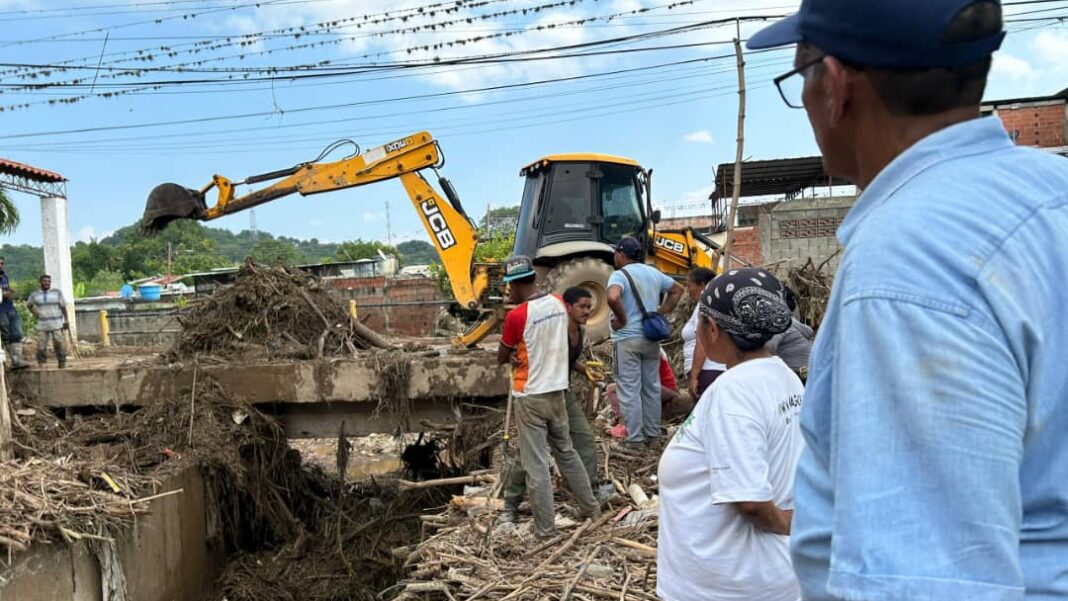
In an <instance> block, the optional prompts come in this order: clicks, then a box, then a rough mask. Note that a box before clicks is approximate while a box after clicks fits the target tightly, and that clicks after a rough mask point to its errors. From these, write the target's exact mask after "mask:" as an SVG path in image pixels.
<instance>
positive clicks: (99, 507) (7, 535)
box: [0, 458, 158, 554]
mask: <svg viewBox="0 0 1068 601" xmlns="http://www.w3.org/2000/svg"><path fill="white" fill-rule="evenodd" d="M105 474H106V472H104V471H102V470H99V471H95V472H94V470H92V469H87V466H85V465H84V464H82V463H79V462H76V461H70V460H53V461H49V460H44V459H37V458H34V459H30V460H28V461H7V462H3V463H0V550H7V551H25V550H27V549H28V548H29V546H30V544H32V543H34V542H39V541H43V542H46V541H52V540H62V541H66V542H68V543H73V542H75V541H81V540H104V541H113V540H114V536H116V535H117V534H119V533H121V532H122V531H123V530H124V529H125V528H126V527H127V526H128V525H129V524H130V523H131V522H132V521H133V519H134V518H135V517H136V516H137V515H140V514H143V513H145V512H147V511H148V507H149V505H148V501H151V500H152V499H155V498H158V495H154V494H152V493H151V492H150V491H151V490H152V488H153V487H154V486H155V485H157V483H156V482H155V481H154V480H152V479H150V478H145V477H138V476H134V475H130V474H121V475H120V474H117V475H116V477H115V479H114V480H113V481H114V482H115V484H116V486H117V487H119V489H120V490H121V491H126V493H128V494H116V493H114V492H113V491H112V490H110V489H109V486H110V485H109V484H108V483H107V481H106V480H105V479H104V477H105ZM107 478H111V476H107ZM142 495H143V496H142ZM5 554H6V553H5Z"/></svg>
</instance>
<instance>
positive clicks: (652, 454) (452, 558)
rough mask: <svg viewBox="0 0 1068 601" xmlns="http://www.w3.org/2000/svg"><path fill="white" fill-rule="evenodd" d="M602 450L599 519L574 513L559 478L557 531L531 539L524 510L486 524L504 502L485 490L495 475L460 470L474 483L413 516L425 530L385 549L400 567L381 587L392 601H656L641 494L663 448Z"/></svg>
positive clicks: (649, 509)
mask: <svg viewBox="0 0 1068 601" xmlns="http://www.w3.org/2000/svg"><path fill="white" fill-rule="evenodd" d="M666 440H667V438H666V437H665V439H664V442H666ZM601 451H602V453H601V457H602V459H603V461H604V464H603V465H604V469H606V470H607V479H608V480H609V481H611V482H612V484H613V486H614V488H615V489H616V490H617V492H618V493H619V494H618V496H617V497H615V498H614V499H613V500H611V501H609V502H608V504H607V506H606V507H605V510H604V511H605V513H604V514H602V516H601V517H600V518H597V519H593V520H586V521H583V522H581V523H579V522H577V521H576V518H577V517H578V512H577V510H576V509H575V506H574V503H573V502H572V501H571V497H570V495H569V493H568V492H567V491H566V489H564V488H562V487H559V486H558V487H557V489H556V507H557V510H558V516H557V526H558V528H560V530H561V534H560V535H558V536H557V537H556V538H553V539H551V540H548V541H538V540H536V539H535V538H534V536H533V533H532V531H531V523H530V519H529V518H525V519H522V520H521V521H520V523H519V524H518V525H510V524H503V525H502V524H496V523H495V518H496V516H497V513H498V511H499V510H500V509H501V508H502V507H503V501H502V500H501V499H499V498H495V496H496V495H495V494H494V493H495V492H496V489H497V485H496V484H495V482H496V481H497V478H487V477H486V476H484V475H482V474H480V473H475V474H473V475H472V476H470V477H469V478H468V479H467V480H468V481H469V482H470V483H472V484H473V486H468V487H467V488H466V489H465V495H463V496H454V497H453V498H452V500H451V501H450V502H449V505H448V507H447V508H446V509H445V510H444V511H442V512H440V513H438V514H435V515H425V516H422V517H421V518H420V519H421V520H422V522H423V526H424V528H425V529H426V530H427V531H428V532H427V535H426V537H425V539H424V541H423V542H422V543H420V544H418V545H414V546H405V547H399V548H396V549H394V550H393V555H394V556H395V557H396V558H397V559H398V561H402V562H403V564H404V567H405V569H406V574H405V577H404V579H403V580H401V581H400V582H398V583H397V585H396V586H395V590H391V591H389V592H390V593H397V596H396V597H395V599H397V600H398V601H400V600H407V601H414V600H417V599H418V600H434V601H437V600H442V601H444V600H453V599H469V598H476V597H477V598H479V599H505V598H507V599H515V600H529V601H533V600H535V599H550V598H552V599H578V598H589V599H593V598H606V599H607V598H611V599H623V600H624V601H628V600H630V601H653V600H655V599H656V531H657V505H658V499H657V498H656V497H655V495H654V496H653V497H652V498H650V497H649V494H648V493H649V492H650V491H652V490H654V489H655V487H656V480H655V474H656V467H657V462H658V461H659V456H660V453H661V451H662V448H661V446H657V447H656V448H650V449H648V450H646V451H644V452H642V453H640V454H632V453H629V452H627V451H626V450H624V448H623V447H621V446H620V445H618V443H615V442H608V441H602V442H601ZM505 469H506V468H505ZM451 480H452V481H455V480H457V479H451ZM461 480H462V478H461ZM487 480H489V481H488V482H487ZM443 482H446V481H443ZM421 485H423V486H426V485H428V484H427V483H422V484H421Z"/></svg>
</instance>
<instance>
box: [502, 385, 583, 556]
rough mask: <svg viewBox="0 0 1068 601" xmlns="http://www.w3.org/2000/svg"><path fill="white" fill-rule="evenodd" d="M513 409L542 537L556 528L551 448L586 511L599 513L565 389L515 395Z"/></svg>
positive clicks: (535, 517) (568, 483)
mask: <svg viewBox="0 0 1068 601" xmlns="http://www.w3.org/2000/svg"><path fill="white" fill-rule="evenodd" d="M513 411H514V412H515V419H516V426H517V427H518V429H519V458H520V461H522V463H523V469H524V470H525V471H526V473H527V491H528V492H529V494H530V507H531V510H532V511H533V513H534V532H535V533H536V534H537V535H538V536H541V537H545V536H552V535H553V534H554V533H555V532H556V526H555V522H556V509H555V507H554V506H553V481H552V475H551V474H550V473H549V453H548V452H547V451H552V454H553V457H554V458H555V459H556V465H557V467H559V468H560V473H561V474H562V475H563V476H564V481H565V482H567V487H568V488H570V489H571V492H572V493H573V494H574V495H575V499H576V500H577V501H578V503H579V507H580V508H581V510H582V512H583V514H585V515H595V514H597V513H599V512H600V507H599V505H598V504H597V500H596V499H594V497H593V489H592V488H591V487H590V478H589V476H588V475H587V474H586V468H584V467H583V466H582V460H581V459H580V458H579V455H578V453H576V452H575V449H574V447H572V446H571V434H570V431H569V430H568V428H567V421H568V419H567V410H566V409H565V408H564V391H562V390H560V391H557V392H549V393H545V394H535V395H529V396H524V397H516V398H515V399H514V400H513Z"/></svg>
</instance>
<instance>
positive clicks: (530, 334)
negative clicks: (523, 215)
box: [497, 255, 601, 538]
mask: <svg viewBox="0 0 1068 601" xmlns="http://www.w3.org/2000/svg"><path fill="white" fill-rule="evenodd" d="M504 281H505V282H508V283H509V287H510V295H511V300H512V302H517V303H521V304H520V305H519V306H517V307H516V308H514V309H512V310H511V311H509V312H508V315H507V316H506V317H505V318H504V327H503V328H502V331H501V343H500V347H499V348H498V349H497V362H498V363H500V364H502V365H504V364H508V363H511V364H512V408H513V410H514V413H515V418H516V425H517V427H518V428H517V429H518V430H519V459H520V461H521V462H522V464H523V469H524V470H525V471H526V473H527V493H528V495H529V498H530V507H531V510H532V511H533V513H534V535H535V537H537V538H551V537H552V536H554V535H556V525H555V523H556V520H555V515H556V512H555V508H554V506H553V481H552V475H551V473H550V472H549V453H547V452H546V451H547V450H548V451H551V452H552V455H553V457H554V458H555V459H556V465H557V467H559V468H560V474H561V475H562V476H563V477H564V480H566V481H567V486H568V488H570V489H571V492H572V493H573V494H574V495H575V499H576V500H577V501H578V504H579V507H580V509H581V511H582V514H583V515H584V516H596V515H600V513H601V509H600V505H599V504H598V503H597V500H596V499H594V496H593V489H592V487H591V486H590V478H589V476H588V475H587V473H586V468H585V467H584V466H583V464H582V459H581V458H580V457H579V454H578V453H577V452H575V449H574V447H573V446H572V445H571V432H570V429H569V428H568V415H567V409H566V407H565V405H564V393H565V391H566V390H567V387H568V383H569V382H568V373H569V371H570V362H569V361H568V334H567V330H568V321H569V318H568V313H567V308H566V307H565V306H564V301H563V300H562V299H560V297H558V296H555V295H551V294H542V293H540V292H538V287H537V284H536V283H535V274H534V265H533V263H532V262H531V260H530V258H528V257H525V256H522V255H517V256H514V257H511V258H509V259H508V261H506V262H505V264H504Z"/></svg>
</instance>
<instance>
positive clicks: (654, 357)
mask: <svg viewBox="0 0 1068 601" xmlns="http://www.w3.org/2000/svg"><path fill="white" fill-rule="evenodd" d="M612 348H613V351H614V353H615V376H616V394H617V395H618V396H619V406H620V409H621V410H622V412H623V424H624V425H626V426H627V441H628V442H642V441H643V440H649V439H654V438H659V437H660V343H658V342H655V341H653V340H649V339H648V338H646V337H644V336H639V337H637V338H628V339H626V340H618V341H615V342H613V343H612Z"/></svg>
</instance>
